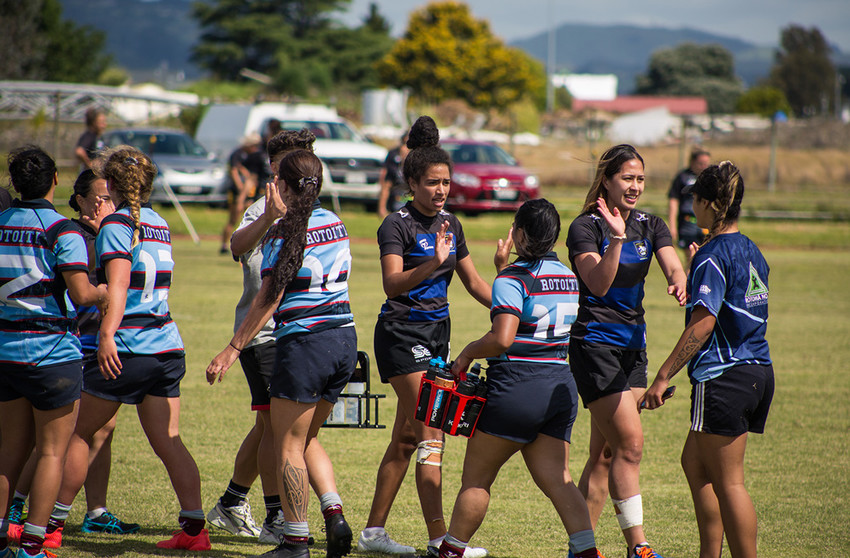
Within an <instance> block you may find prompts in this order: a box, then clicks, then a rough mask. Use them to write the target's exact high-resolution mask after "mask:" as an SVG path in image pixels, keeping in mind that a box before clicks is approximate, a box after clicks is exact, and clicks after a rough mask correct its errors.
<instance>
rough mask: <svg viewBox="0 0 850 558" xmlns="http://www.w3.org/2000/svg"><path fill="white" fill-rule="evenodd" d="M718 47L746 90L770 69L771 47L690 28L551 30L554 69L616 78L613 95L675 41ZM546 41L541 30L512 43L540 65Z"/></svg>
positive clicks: (576, 27)
mask: <svg viewBox="0 0 850 558" xmlns="http://www.w3.org/2000/svg"><path fill="white" fill-rule="evenodd" d="M685 42H692V43H697V44H709V43H714V44H719V45H721V46H723V47H724V48H726V49H727V50H729V52H731V53H732V55H733V56H734V59H735V73H736V74H737V75H738V76H739V77H740V78H741V79H742V80H743V81H744V83H745V84H746V85H747V87H750V86H752V85H754V84H755V83H756V82H758V80H759V79H761V78H763V77H766V76H767V75H768V73H769V72H770V67H771V66H772V65H773V49H772V48H769V47H759V46H756V45H754V44H752V43H749V42H747V41H744V40H741V39H736V38H732V37H725V36H721V35H714V34H712V33H707V32H705V31H698V30H696V29H686V28H685V29H668V28H664V27H636V26H631V25H590V24H565V25H561V26H560V27H558V28H557V30H556V31H555V66H556V68H557V70H558V71H568V72H570V73H577V74H585V73H587V74H616V75H617V77H618V78H619V80H618V81H619V84H618V92H619V93H620V94H628V93H631V92H633V90H634V87H635V77H636V76H637V75H638V74H643V73H645V72H646V69H647V66H648V65H649V59H650V57H651V56H652V53H653V52H654V51H656V50H659V49H662V48H671V47H675V46H677V45H679V44H681V43H685ZM548 44H549V37H548V33H547V32H542V33H540V34H538V35H534V36H533V37H529V38H527V39H522V40H518V41H514V42H512V43H511V45H512V46H516V47H518V48H521V49H522V50H524V51H526V52H527V53H529V54H530V55H531V56H533V57H535V58H537V59H538V60H540V61H542V62H543V63H544V64H545V63H546V60H547V56H548Z"/></svg>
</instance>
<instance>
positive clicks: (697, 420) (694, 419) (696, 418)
mask: <svg viewBox="0 0 850 558" xmlns="http://www.w3.org/2000/svg"><path fill="white" fill-rule="evenodd" d="M704 412H705V382H698V383H697V385H696V386H694V408H693V410H692V411H691V430H693V431H694V432H702V425H703V420H704V417H703V413H704Z"/></svg>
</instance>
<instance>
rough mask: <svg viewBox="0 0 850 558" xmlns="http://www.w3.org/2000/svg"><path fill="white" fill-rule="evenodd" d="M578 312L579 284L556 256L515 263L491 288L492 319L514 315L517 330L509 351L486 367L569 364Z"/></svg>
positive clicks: (549, 255)
mask: <svg viewBox="0 0 850 558" xmlns="http://www.w3.org/2000/svg"><path fill="white" fill-rule="evenodd" d="M577 312H578V281H577V280H576V276H575V275H574V274H573V272H572V271H570V269H569V268H568V267H567V266H565V265H564V264H562V263H561V262H560V261H558V256H557V255H556V254H555V253H554V252H550V253H549V254H547V255H546V256H545V257H543V258H542V259H540V260H535V261H525V260H517V261H516V262H514V263H513V264H511V265H509V266H508V267H506V268H505V269H503V270H502V271H501V272H500V273H499V275H498V276H497V277H496V280H495V281H494V282H493V302H492V306H491V307H490V319H491V320H492V319H494V318H495V317H496V316H497V315H499V314H512V315H514V316H517V317H518V318H519V328H518V329H517V333H516V337H515V338H514V342H513V344H512V345H511V346H510V347H509V348H508V350H507V351H505V352H504V353H502V354H501V355H499V356H498V357H496V358H492V359H488V361H490V362H498V361H509V360H510V361H515V360H519V361H525V362H547V363H556V364H566V363H567V351H568V349H569V346H570V327H571V326H572V324H573V322H574V321H575V319H576V313H577Z"/></svg>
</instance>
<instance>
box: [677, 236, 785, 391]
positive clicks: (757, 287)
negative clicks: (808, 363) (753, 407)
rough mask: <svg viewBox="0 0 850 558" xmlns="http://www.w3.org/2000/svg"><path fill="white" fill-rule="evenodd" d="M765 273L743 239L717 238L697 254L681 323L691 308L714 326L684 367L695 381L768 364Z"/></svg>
mask: <svg viewBox="0 0 850 558" xmlns="http://www.w3.org/2000/svg"><path fill="white" fill-rule="evenodd" d="M768 273H770V268H769V267H768V265H767V262H766V261H765V260H764V256H762V254H761V252H760V251H759V249H758V247H757V246H756V245H755V244H754V243H753V242H752V241H751V240H750V239H749V238H747V237H746V236H744V235H743V234H741V233H730V234H721V235H718V236H716V237H714V238H712V239H711V240H709V241H708V242H707V243H706V244H705V245H704V246H702V247H701V248H700V249H699V251H698V252H697V253H696V256H694V259H693V262H691V271H690V273H689V275H688V299H689V301H688V308H687V313H686V314H687V315H686V322H685V323H687V321H688V320H690V318H691V312H692V311H693V307H694V306H704V307H705V308H706V309H707V310H708V311H709V312H711V314H712V315H713V316H714V317H715V318H717V323H716V324H715V326H714V331H713V332H712V333H711V337H710V338H709V339H708V341H707V342H706V344H705V345H704V346H703V347H702V349H700V352H699V353H698V354H697V355H696V356H695V357H694V358H693V359H691V362H690V363H689V365H688V375H689V376H690V377H691V379H692V380H693V381H695V382H704V381H706V380H710V379H712V378H716V377H717V376H720V375H721V374H723V372H724V371H725V370H728V369H729V368H731V367H733V366H736V365H739V364H771V360H770V350H769V349H768V346H767V340H766V339H765V337H764V336H765V333H766V331H767V297H768V286H767V281H768V279H767V276H768Z"/></svg>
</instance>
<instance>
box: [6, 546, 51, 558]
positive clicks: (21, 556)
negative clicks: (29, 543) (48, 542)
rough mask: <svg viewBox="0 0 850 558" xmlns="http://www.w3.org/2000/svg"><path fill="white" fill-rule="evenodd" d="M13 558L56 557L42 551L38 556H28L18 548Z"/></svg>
mask: <svg viewBox="0 0 850 558" xmlns="http://www.w3.org/2000/svg"><path fill="white" fill-rule="evenodd" d="M15 558H56V555H55V554H53V553H52V552H50V551H47V550H44V549H41V552H39V553H38V554H28V553H27V551H26V550H24V549H23V548H19V549H18V553H17V554H15Z"/></svg>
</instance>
